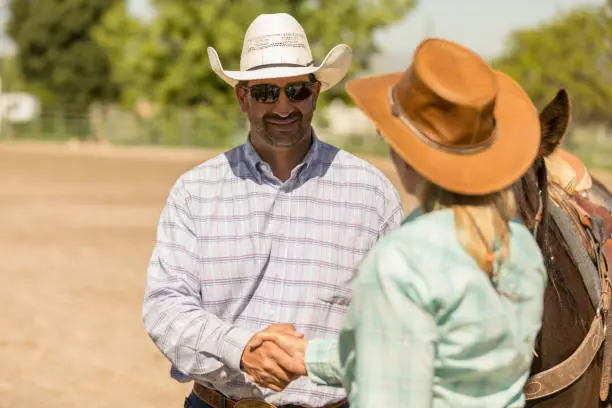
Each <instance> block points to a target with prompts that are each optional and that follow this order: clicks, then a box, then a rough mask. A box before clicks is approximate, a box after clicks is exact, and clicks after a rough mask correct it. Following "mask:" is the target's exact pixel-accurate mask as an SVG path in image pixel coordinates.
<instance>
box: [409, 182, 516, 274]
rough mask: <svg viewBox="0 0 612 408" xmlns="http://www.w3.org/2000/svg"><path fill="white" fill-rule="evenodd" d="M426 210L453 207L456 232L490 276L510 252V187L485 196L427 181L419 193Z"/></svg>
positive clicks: (512, 209)
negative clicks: (468, 193) (454, 189)
mask: <svg viewBox="0 0 612 408" xmlns="http://www.w3.org/2000/svg"><path fill="white" fill-rule="evenodd" d="M419 201H420V203H421V207H422V208H423V210H424V211H425V212H430V211H434V210H437V209H441V208H452V209H453V212H454V214H455V232H456V234H457V239H458V240H459V243H460V244H461V246H462V247H463V248H464V249H465V251H466V252H467V253H468V254H470V256H471V257H472V258H474V260H475V261H476V263H477V264H478V266H479V267H480V269H482V270H483V271H484V272H485V273H486V274H487V275H489V277H491V278H493V277H494V276H493V274H494V272H495V269H496V268H495V266H496V265H497V264H499V263H501V262H502V261H503V260H504V258H505V257H506V256H508V253H509V250H510V249H509V230H508V228H509V226H508V222H509V220H510V219H511V218H513V217H514V216H515V215H516V202H515V200H514V194H513V193H512V191H511V190H503V191H500V192H497V193H494V194H489V195H485V196H465V195H460V194H455V193H452V192H449V191H446V190H443V189H442V188H440V187H438V186H436V185H434V184H432V183H430V182H427V181H425V182H424V184H423V185H422V186H421V191H420V194H419Z"/></svg>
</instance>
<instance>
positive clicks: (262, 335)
mask: <svg viewBox="0 0 612 408" xmlns="http://www.w3.org/2000/svg"><path fill="white" fill-rule="evenodd" d="M270 341H272V342H274V343H276V345H277V346H279V347H280V348H281V349H283V351H285V352H286V353H287V354H289V355H290V356H291V357H293V358H295V359H298V360H299V361H300V362H301V363H302V364H304V357H305V355H306V347H307V345H308V341H309V340H306V339H304V338H301V337H297V336H292V335H289V334H285V333H283V332H277V331H265V330H264V331H261V332H259V333H256V334H255V335H254V336H253V337H252V338H251V340H250V341H249V345H250V347H251V350H253V349H256V348H257V347H259V346H261V345H262V344H264V342H270ZM302 375H306V372H305V371H304V373H303V374H302Z"/></svg>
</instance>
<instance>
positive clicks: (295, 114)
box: [263, 112, 302, 120]
mask: <svg viewBox="0 0 612 408" xmlns="http://www.w3.org/2000/svg"><path fill="white" fill-rule="evenodd" d="M263 119H264V120H294V119H302V114H301V113H299V112H293V113H291V114H290V115H288V116H280V115H275V114H269V115H264V117H263Z"/></svg>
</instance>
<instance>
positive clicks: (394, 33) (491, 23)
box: [0, 0, 604, 72]
mask: <svg viewBox="0 0 612 408" xmlns="http://www.w3.org/2000/svg"><path fill="white" fill-rule="evenodd" d="M128 1H129V9H130V11H131V12H133V13H134V14H136V15H139V16H143V17H147V16H150V15H151V8H150V3H149V0H128ZM6 2H7V0H0V52H1V51H2V48H3V47H4V48H6V39H4V40H3V39H2V35H1V33H2V27H1V26H2V20H3V19H4V18H5V16H3V15H2V14H3V13H2V5H3V4H4V3H6ZM603 2H604V0H420V1H419V5H418V6H417V7H416V9H415V10H413V11H412V12H411V13H410V14H409V15H408V16H407V17H405V18H404V19H402V20H401V21H399V22H398V23H396V24H394V25H392V26H389V27H387V28H386V29H384V30H383V31H381V32H379V33H377V34H376V39H377V42H378V44H379V45H380V46H381V48H382V51H383V54H382V55H381V56H380V57H377V58H375V60H374V62H373V64H374V66H373V71H375V72H390V71H397V70H401V69H404V68H405V67H407V66H408V64H409V63H410V60H411V55H412V53H413V52H414V49H415V47H416V46H417V45H418V44H419V42H420V41H421V40H422V39H423V38H425V37H430V36H439V37H444V38H448V39H450V40H453V41H457V42H459V43H461V44H463V45H465V46H467V47H469V48H471V49H473V50H474V51H476V52H477V53H479V54H480V55H482V56H483V57H484V58H487V59H488V58H490V57H493V56H495V55H497V54H498V53H499V52H500V51H501V50H502V49H503V47H504V42H505V39H506V38H507V35H508V34H509V33H510V32H512V31H513V30H515V29H518V28H523V27H530V26H535V25H537V24H539V23H541V22H545V21H547V20H550V19H551V18H554V16H555V15H557V14H558V13H560V12H563V11H566V10H569V9H572V8H574V7H577V6H581V5H597V4H602V3H603ZM4 14H5V13H4ZM245 29H246V27H245ZM3 44H4V45H3ZM323 57H324V56H322V55H321V56H315V59H322V58H323Z"/></svg>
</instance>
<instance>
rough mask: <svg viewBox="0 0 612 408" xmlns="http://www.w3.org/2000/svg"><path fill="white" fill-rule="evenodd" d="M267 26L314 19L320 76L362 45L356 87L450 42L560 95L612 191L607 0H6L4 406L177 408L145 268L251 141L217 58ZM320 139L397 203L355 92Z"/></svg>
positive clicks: (235, 59)
mask: <svg viewBox="0 0 612 408" xmlns="http://www.w3.org/2000/svg"><path fill="white" fill-rule="evenodd" d="M271 12H289V13H291V14H292V15H294V16H295V17H296V18H297V19H298V21H300V22H301V23H302V25H303V26H304V29H305V30H306V33H307V35H308V37H309V41H310V44H311V48H312V52H313V56H314V58H315V60H317V61H318V62H320V59H321V58H323V57H324V56H325V54H326V53H327V51H328V50H329V49H330V48H331V47H332V46H333V45H335V44H337V43H339V42H344V43H347V44H349V45H350V46H351V47H352V48H353V51H354V56H355V58H354V64H353V69H352V71H351V73H350V75H349V78H350V77H353V76H356V75H358V76H360V75H367V74H376V73H384V72H392V71H401V70H404V69H406V68H407V66H408V65H409V64H410V61H411V58H412V53H413V51H414V48H415V47H416V45H417V44H418V43H419V42H420V41H421V40H422V39H423V38H425V37H431V36H440V37H445V38H448V39H451V40H454V41H457V42H460V43H462V44H464V45H466V46H468V47H470V48H472V49H473V50H475V51H476V52H478V53H480V55H482V56H483V57H484V58H485V59H487V60H488V61H490V62H491V63H492V64H493V65H494V66H495V67H496V68H499V69H502V70H504V71H505V72H507V73H508V74H510V75H511V76H512V77H514V78H515V79H516V80H518V81H519V82H520V83H521V85H523V87H524V88H525V89H526V90H527V92H528V93H529V94H530V96H531V97H532V98H533V100H534V101H535V103H536V105H537V106H538V108H542V107H543V106H544V105H545V104H546V103H547V102H548V101H549V100H550V99H552V98H553V96H554V95H555V94H556V92H557V91H558V90H559V89H560V88H565V89H566V90H567V91H568V92H569V95H570V97H571V99H572V103H573V122H572V126H571V129H570V132H569V134H568V135H567V137H566V140H565V142H564V144H565V148H566V149H568V150H570V151H572V152H574V153H575V154H576V155H578V156H579V157H580V158H581V159H582V160H583V161H584V162H585V163H586V164H587V166H589V168H590V170H591V171H592V172H593V174H594V175H595V176H596V177H598V178H599V179H600V180H602V181H603V182H604V183H606V184H607V185H608V186H609V187H612V1H610V2H606V1H604V0H515V1H500V0H493V1H491V0H454V1H451V0H420V1H414V0H376V1H374V0H342V1H336V0H240V1H238V0H201V1H196V0H0V260H1V262H0V278H1V279H2V284H0V408H3V407H11V406H20V407H37V406H42V405H44V406H46V407H72V406H77V405H82V404H83V403H85V404H87V405H90V406H94V407H132V406H140V407H170V406H175V407H177V406H182V398H183V396H184V395H186V393H187V391H188V389H189V387H190V385H189V384H178V383H175V382H174V381H173V380H171V379H170V378H169V377H168V371H169V363H168V362H167V361H166V360H165V359H164V358H163V356H161V354H160V353H159V352H158V351H157V350H156V349H155V347H154V346H153V344H152V342H151V341H150V340H149V339H148V337H147V335H146V332H145V331H144V328H143V326H142V322H141V315H140V313H141V310H140V306H141V301H142V295H143V289H144V277H145V273H146V266H147V263H148V259H149V257H150V255H151V250H152V248H153V243H154V241H155V230H156V226H157V220H158V218H159V214H160V211H161V209H162V207H163V205H164V203H165V200H166V196H167V194H168V190H169V188H170V187H171V185H172V184H173V183H174V181H175V180H176V178H177V177H178V176H179V175H180V174H181V173H182V172H184V171H186V170H188V169H190V168H191V167H193V166H195V165H197V164H198V163H201V162H202V161H204V160H206V159H208V158H210V157H212V156H213V155H216V154H218V153H220V152H222V151H224V150H226V149H228V148H230V147H232V146H235V145H237V144H239V143H242V142H244V140H245V137H246V133H245V132H246V130H247V123H246V122H245V118H244V117H243V116H241V115H240V112H239V110H238V105H237V104H236V103H235V100H234V96H233V92H232V90H231V89H230V88H229V87H228V86H227V85H225V83H223V82H222V81H221V80H220V79H218V78H217V77H216V75H215V74H214V73H213V72H212V71H211V69H210V65H209V62H208V57H207V54H206V47H207V46H209V45H211V46H214V47H215V48H216V49H217V50H218V51H219V54H220V57H221V61H222V63H223V65H224V67H225V68H226V69H228V68H229V69H237V68H238V66H239V59H240V53H241V48H242V40H243V35H244V32H245V30H246V28H247V27H248V25H249V24H250V22H251V21H252V20H253V19H254V18H255V17H256V15H258V14H260V13H271ZM315 126H316V129H317V132H318V134H319V136H320V137H321V138H322V139H323V140H326V141H329V142H332V143H334V144H336V145H339V146H340V147H342V148H345V149H347V150H349V151H352V152H354V153H356V154H358V155H360V156H362V157H364V158H366V159H367V160H370V161H371V162H372V163H374V164H375V165H376V166H378V167H379V168H380V169H381V170H383V172H385V174H387V176H388V177H389V178H390V179H391V180H392V181H393V182H394V183H395V184H396V186H397V187H398V189H399V183H398V180H397V178H396V176H395V174H394V172H393V169H392V166H391V164H390V162H389V161H388V160H387V157H386V153H387V151H386V149H385V147H384V146H383V145H382V143H381V141H380V140H379V138H378V137H377V136H376V133H375V132H374V129H373V127H372V126H371V124H370V123H369V122H368V120H367V119H366V118H365V117H364V116H363V115H362V114H361V113H360V112H359V111H358V110H356V109H355V107H354V106H353V105H352V104H351V103H350V102H349V101H348V99H347V97H346V95H345V92H344V88H343V86H342V85H341V86H338V87H336V88H335V89H333V90H332V91H330V92H328V93H325V94H323V96H322V98H321V102H320V105H319V108H318V111H317V115H316V118H315ZM402 198H403V200H404V206H405V207H406V209H407V210H408V209H409V208H411V206H412V205H413V204H414V203H413V202H411V201H410V200H409V199H408V198H407V197H406V196H404V195H403V196H402Z"/></svg>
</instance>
